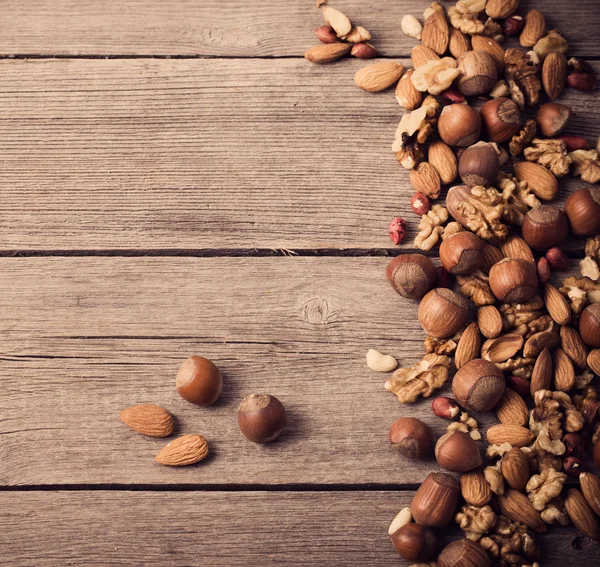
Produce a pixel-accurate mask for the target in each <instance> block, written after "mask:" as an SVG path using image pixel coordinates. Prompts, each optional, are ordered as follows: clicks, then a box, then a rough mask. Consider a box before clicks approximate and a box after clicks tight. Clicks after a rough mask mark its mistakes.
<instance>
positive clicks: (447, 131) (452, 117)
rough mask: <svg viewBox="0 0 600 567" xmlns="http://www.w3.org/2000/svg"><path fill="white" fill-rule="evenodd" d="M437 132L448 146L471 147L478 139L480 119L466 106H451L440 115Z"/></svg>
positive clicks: (476, 113)
mask: <svg viewBox="0 0 600 567" xmlns="http://www.w3.org/2000/svg"><path fill="white" fill-rule="evenodd" d="M438 132H439V134H440V138H442V140H443V141H444V142H446V144H448V145H449V146H462V147H467V146H471V145H473V144H474V143H475V142H476V141H477V140H478V139H479V134H480V133H481V118H480V116H479V114H478V112H477V111H476V110H475V109H474V108H473V107H472V106H469V105H468V104H451V105H450V106H446V107H444V109H443V110H442V113H441V114H440V117H439V119H438Z"/></svg>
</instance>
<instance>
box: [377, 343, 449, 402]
mask: <svg viewBox="0 0 600 567" xmlns="http://www.w3.org/2000/svg"><path fill="white" fill-rule="evenodd" d="M449 369H450V359H449V358H448V357H447V356H439V355H437V354H433V353H431V354H426V355H425V356H424V357H423V359H422V360H421V361H420V362H417V363H416V364H414V365H413V366H412V367H410V368H399V369H398V370H396V372H394V374H393V375H392V377H391V378H390V379H389V380H388V381H387V382H386V383H385V389H386V390H388V391H390V392H392V393H393V394H396V396H397V397H398V401H400V402H401V403H403V404H409V403H413V402H416V401H417V399H418V398H419V396H423V397H424V398H427V397H429V396H431V394H432V393H433V392H434V390H437V389H438V388H441V387H442V386H443V385H444V384H445V383H446V380H447V379H448V373H449Z"/></svg>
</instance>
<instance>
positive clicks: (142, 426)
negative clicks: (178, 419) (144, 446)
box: [120, 404, 175, 437]
mask: <svg viewBox="0 0 600 567" xmlns="http://www.w3.org/2000/svg"><path fill="white" fill-rule="evenodd" d="M120 418H121V421H122V422H123V423H125V424H126V425H129V427H131V429H133V430H135V431H137V432H138V433H141V434H142V435H149V436H150V437H168V436H169V435H171V433H173V429H175V420H174V419H173V416H172V415H171V414H170V413H169V412H168V411H167V410H166V409H163V408H161V407H160V406H156V405H154V404H140V405H137V406H131V407H130V408H127V409H124V410H123V411H122V412H121V415H120Z"/></svg>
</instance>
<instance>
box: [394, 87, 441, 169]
mask: <svg viewBox="0 0 600 567" xmlns="http://www.w3.org/2000/svg"><path fill="white" fill-rule="evenodd" d="M428 98H429V97H428ZM425 101H427V99H425ZM436 113H437V108H435V107H434V106H432V105H431V104H425V102H424V103H423V104H422V105H421V107H420V108H418V109H417V110H413V111H412V112H407V113H406V114H404V116H403V117H402V119H401V120H400V124H398V128H397V129H396V138H395V140H394V143H393V144H392V151H393V152H394V153H395V154H396V158H397V159H398V162H399V163H400V164H401V165H402V166H403V167H405V168H406V169H413V168H414V167H415V166H416V165H418V164H419V163H420V162H421V160H422V159H423V158H424V157H425V142H426V141H427V139H428V138H429V136H430V135H431V133H432V131H433V122H434V121H435V115H436Z"/></svg>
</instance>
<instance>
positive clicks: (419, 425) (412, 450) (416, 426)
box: [390, 417, 432, 459]
mask: <svg viewBox="0 0 600 567" xmlns="http://www.w3.org/2000/svg"><path fill="white" fill-rule="evenodd" d="M431 442H432V435H431V429H429V426H428V425H427V424H426V423H423V422H422V421H421V420H420V419H417V418H415V417H401V418H399V419H397V420H396V421H394V423H392V427H391V428H390V443H391V444H392V447H394V449H397V450H398V451H399V452H400V454H401V455H404V456H405V457H408V458H409V459H421V458H423V457H424V456H425V455H427V453H429V450H430V449H431Z"/></svg>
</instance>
